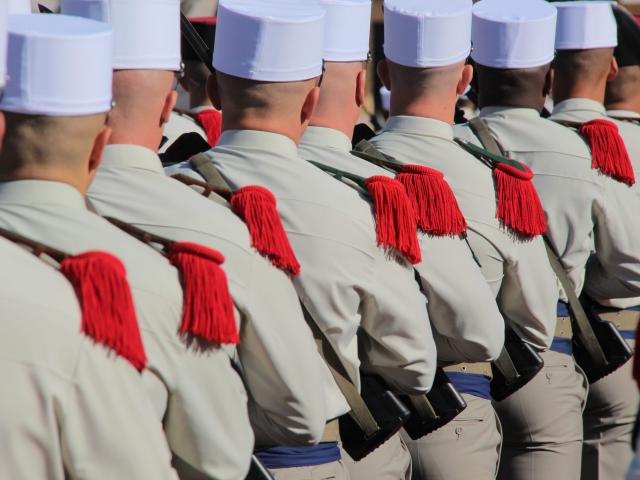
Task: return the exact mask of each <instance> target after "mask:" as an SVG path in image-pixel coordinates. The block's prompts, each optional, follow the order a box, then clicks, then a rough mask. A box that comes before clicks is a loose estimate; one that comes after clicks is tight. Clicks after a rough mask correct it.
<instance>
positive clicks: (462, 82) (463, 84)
mask: <svg viewBox="0 0 640 480" xmlns="http://www.w3.org/2000/svg"><path fill="white" fill-rule="evenodd" d="M471 80H473V66H471V65H465V66H464V67H462V72H460V79H459V80H458V86H457V87H456V93H457V94H458V95H462V94H463V93H464V92H465V91H466V90H467V87H468V86H469V84H470V83H471Z"/></svg>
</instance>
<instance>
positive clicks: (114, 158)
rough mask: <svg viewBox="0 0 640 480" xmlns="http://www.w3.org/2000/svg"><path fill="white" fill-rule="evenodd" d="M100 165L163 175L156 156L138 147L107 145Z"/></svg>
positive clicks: (160, 164)
mask: <svg viewBox="0 0 640 480" xmlns="http://www.w3.org/2000/svg"><path fill="white" fill-rule="evenodd" d="M101 165H102V166H104V167H130V168H137V169H140V170H148V171H150V172H155V173H161V174H162V175H164V170H163V168H162V162H161V161H160V157H158V154H157V153H156V152H154V151H153V150H150V149H148V148H146V147H141V146H140V145H107V146H106V147H105V149H104V153H103V155H102V164H101ZM98 170H99V169H98Z"/></svg>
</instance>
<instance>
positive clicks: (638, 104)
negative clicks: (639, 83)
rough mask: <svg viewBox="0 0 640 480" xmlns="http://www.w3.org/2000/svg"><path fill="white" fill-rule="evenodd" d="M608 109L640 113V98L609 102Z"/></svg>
mask: <svg viewBox="0 0 640 480" xmlns="http://www.w3.org/2000/svg"><path fill="white" fill-rule="evenodd" d="M606 107H607V110H625V111H627V112H635V113H640V98H634V99H629V100H625V101H622V102H608V103H607V104H606Z"/></svg>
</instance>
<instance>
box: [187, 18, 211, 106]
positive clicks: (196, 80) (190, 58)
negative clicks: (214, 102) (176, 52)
mask: <svg viewBox="0 0 640 480" xmlns="http://www.w3.org/2000/svg"><path fill="white" fill-rule="evenodd" d="M189 20H190V21H191V24H192V25H193V28H194V29H195V31H196V32H197V33H198V35H199V36H200V38H202V40H203V42H204V43H205V45H206V46H207V47H208V48H209V50H210V51H213V48H214V39H215V34H216V21H217V19H216V17H192V18H189ZM181 52H182V61H183V62H184V79H183V80H182V82H181V83H182V84H183V86H185V88H186V89H187V91H188V92H189V96H190V101H191V107H192V108H193V107H198V106H205V105H208V104H209V103H210V102H209V101H208V98H207V80H208V79H209V75H211V73H210V71H209V68H208V67H207V65H206V64H205V63H204V62H203V61H202V59H201V58H200V57H199V56H198V54H197V53H196V52H195V50H194V49H193V48H192V47H191V45H190V44H189V42H188V41H187V40H186V39H185V37H184V36H183V37H182V44H181ZM207 62H208V63H210V62H211V59H207Z"/></svg>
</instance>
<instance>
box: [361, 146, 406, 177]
mask: <svg viewBox="0 0 640 480" xmlns="http://www.w3.org/2000/svg"><path fill="white" fill-rule="evenodd" d="M351 155H354V156H356V157H358V158H361V159H363V160H366V161H367V162H369V163H373V164H374V165H378V166H379V167H382V168H384V169H386V170H389V171H392V172H398V171H399V170H400V169H402V166H403V165H402V164H401V163H400V162H398V161H397V160H396V159H395V158H393V157H392V156H390V155H386V154H384V153H382V152H381V151H380V150H378V148H377V147H376V146H375V145H374V144H373V143H371V142H369V141H368V140H360V141H359V142H358V143H357V144H356V146H355V147H353V150H351Z"/></svg>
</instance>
